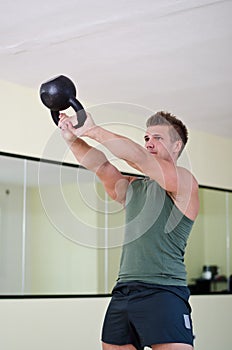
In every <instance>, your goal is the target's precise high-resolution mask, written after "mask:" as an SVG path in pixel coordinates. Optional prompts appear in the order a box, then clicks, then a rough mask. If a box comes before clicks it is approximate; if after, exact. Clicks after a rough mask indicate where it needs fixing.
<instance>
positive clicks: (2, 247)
mask: <svg viewBox="0 0 232 350" xmlns="http://www.w3.org/2000/svg"><path fill="white" fill-rule="evenodd" d="M22 198H23V186H22V185H21V186H20V185H12V184H10V185H8V184H0V211H1V216H0V220H1V221H0V293H1V294H15V293H16V294H20V293H21V291H22V227H23V199H22Z"/></svg>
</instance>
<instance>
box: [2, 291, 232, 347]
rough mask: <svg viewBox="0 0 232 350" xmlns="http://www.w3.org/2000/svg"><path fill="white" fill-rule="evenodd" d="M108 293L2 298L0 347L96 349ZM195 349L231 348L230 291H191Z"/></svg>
mask: <svg viewBox="0 0 232 350" xmlns="http://www.w3.org/2000/svg"><path fill="white" fill-rule="evenodd" d="M108 302H109V298H79V299H78V298H74V299H62V298H61V299H20V300H19V299H15V300H0V310H1V312H0V348H1V349H2V350H32V349H33V350H41V349H43V350H53V349H54V350H64V349H68V350H79V349H83V350H85V349H91V350H100V349H101V345H100V334H101V326H102V322H103V317H104V313H105V309H106V307H107V305H108ZM191 305H192V308H193V310H194V311H193V322H194V333H195V335H196V341H195V350H208V349H210V350H218V349H222V350H231V324H232V295H217V296H192V297H191Z"/></svg>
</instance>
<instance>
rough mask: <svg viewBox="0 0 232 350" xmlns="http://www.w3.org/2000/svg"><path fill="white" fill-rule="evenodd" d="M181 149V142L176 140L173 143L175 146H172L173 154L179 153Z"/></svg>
mask: <svg viewBox="0 0 232 350" xmlns="http://www.w3.org/2000/svg"><path fill="white" fill-rule="evenodd" d="M181 148H182V141H181V140H177V141H176V142H175V145H174V152H176V153H177V154H179V153H180V151H181Z"/></svg>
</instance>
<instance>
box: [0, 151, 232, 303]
mask: <svg viewBox="0 0 232 350" xmlns="http://www.w3.org/2000/svg"><path fill="white" fill-rule="evenodd" d="M0 155H1V157H0V166H1V175H0V199H1V201H0V295H2V296H3V295H5V296H9V295H13V296H14V295H61V294H62V295H83V294H84V295H88V294H91V295H100V294H109V293H110V292H111V290H112V287H113V285H114V284H115V281H116V278H117V272H118V267H119V260H120V253H121V245H122V242H123V223H124V211H123V210H122V207H121V206H120V205H119V204H118V203H115V202H113V201H112V200H110V199H109V198H108V196H107V195H106V194H105V192H104V189H103V186H102V185H101V183H100V182H99V180H98V178H97V177H96V176H95V175H94V174H92V173H91V172H89V171H88V170H86V169H84V168H82V167H80V166H77V165H73V164H68V163H63V164H61V163H58V162H53V161H49V160H40V159H36V158H31V157H23V156H18V155H12V154H7V153H3V152H1V154H0ZM200 203H201V207H200V214H199V216H198V218H197V220H196V222H195V225H194V228H193V231H192V233H191V236H190V239H189V244H188V247H187V250H186V268H187V273H188V284H189V286H190V289H191V290H192V293H193V294H194V293H197V294H202V293H219V292H220V293H227V292H228V291H229V277H230V276H231V274H232V259H231V242H232V232H231V227H232V222H231V217H232V191H225V190H221V189H214V188H206V187H203V186H201V187H200ZM208 270H209V272H208ZM207 273H208V275H207ZM209 277H210V278H209Z"/></svg>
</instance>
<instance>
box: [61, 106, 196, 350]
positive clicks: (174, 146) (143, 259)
mask: <svg viewBox="0 0 232 350" xmlns="http://www.w3.org/2000/svg"><path fill="white" fill-rule="evenodd" d="M74 120H76V117H71V118H69V117H67V116H66V115H65V114H61V115H60V122H59V127H60V128H61V130H62V135H63V137H64V139H65V140H66V142H67V143H68V145H69V147H70V149H71V150H72V152H73V154H74V155H75V157H76V159H77V160H78V162H79V163H80V164H82V165H83V166H84V167H86V168H87V169H89V170H91V171H93V172H95V173H96V174H97V176H98V177H99V179H100V180H101V181H102V183H103V185H104V187H105V190H106V191H107V193H108V194H109V195H110V197H111V198H113V199H114V200H116V201H118V202H120V203H122V204H123V205H124V207H125V210H126V224H125V244H124V245H123V249H122V256H121V263H120V271H119V276H118V281H117V284H116V286H115V288H114V290H113V293H112V294H113V296H112V299H111V302H110V305H109V307H108V310H107V313H106V316H105V321H104V325H103V332H102V347H103V350H135V349H137V350H142V349H144V347H145V346H149V347H151V348H152V349H153V350H190V349H193V333H192V322H191V308H190V306H189V303H188V299H189V290H188V288H187V284H186V271H185V266H184V251H185V247H186V243H187V239H188V236H189V234H190V231H191V228H192V225H193V222H194V220H195V219H196V216H197V214H198V208H199V200H198V184H197V181H196V179H195V178H194V177H193V175H192V174H191V173H190V172H189V171H188V170H186V169H184V168H182V167H179V166H177V159H178V157H179V155H180V154H181V152H182V150H183V148H184V146H185V144H186V142H187V139H188V135H187V134H188V133H187V129H186V127H185V126H184V124H183V123H182V122H181V121H180V120H179V119H177V118H176V117H175V116H172V115H171V114H170V113H165V112H162V111H161V112H158V113H156V114H155V115H153V116H152V117H150V118H149V119H148V121H147V131H146V134H145V137H144V140H145V148H143V147H141V146H140V145H139V144H137V143H135V142H133V141H132V140H130V139H129V138H126V137H124V136H121V135H117V134H115V133H112V132H110V131H108V130H105V129H104V128H102V127H100V126H97V125H95V123H94V121H93V119H92V117H91V116H90V115H89V114H87V120H86V122H85V124H84V125H83V126H82V127H81V128H78V129H76V128H74V127H73V125H74V124H76V122H75V121H74ZM82 137H89V138H91V139H94V140H95V141H97V142H99V143H101V144H102V145H104V146H105V147H106V148H107V149H108V150H110V151H111V153H113V154H114V155H115V156H116V157H118V158H120V159H123V160H125V161H126V162H127V163H128V164H130V165H131V166H132V167H133V168H135V169H137V170H139V171H140V172H141V173H142V174H144V175H145V177H144V178H140V179H138V177H133V176H132V177H130V176H123V175H122V174H121V173H120V172H119V171H118V169H116V167H115V166H114V165H112V164H111V163H110V162H109V161H108V160H107V158H106V157H105V155H104V153H103V152H101V151H99V150H97V149H96V148H94V147H91V146H90V145H88V144H87V143H86V142H85V141H84V140H83V139H82Z"/></svg>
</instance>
